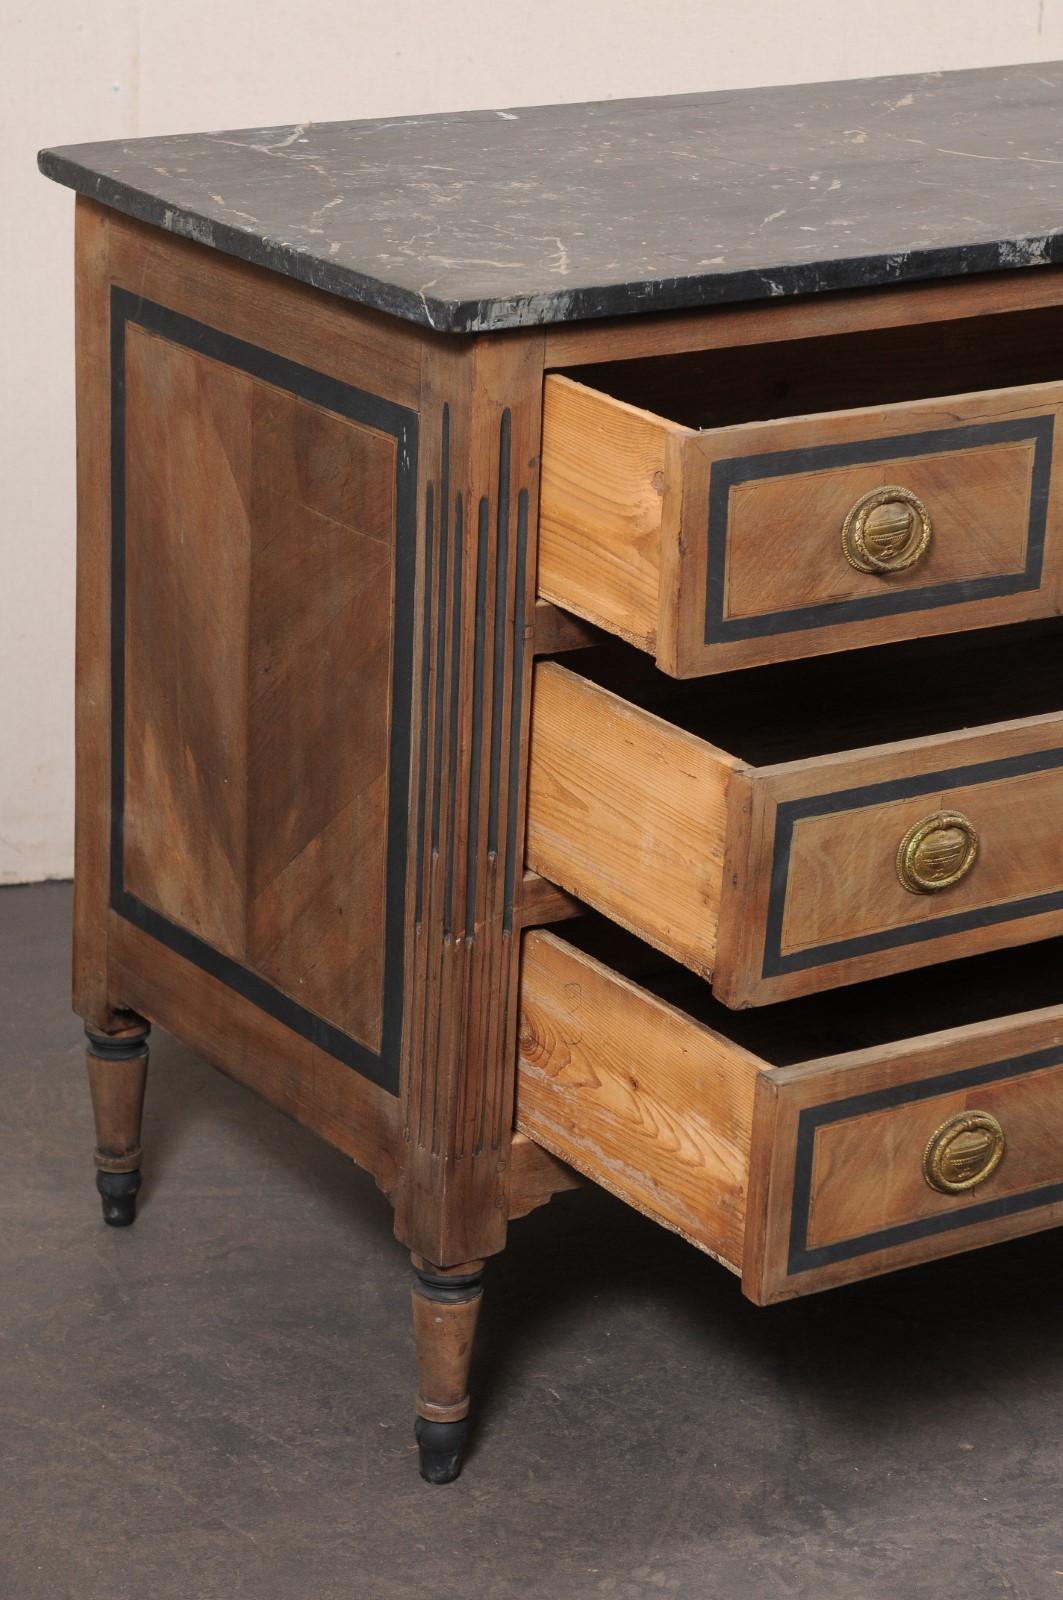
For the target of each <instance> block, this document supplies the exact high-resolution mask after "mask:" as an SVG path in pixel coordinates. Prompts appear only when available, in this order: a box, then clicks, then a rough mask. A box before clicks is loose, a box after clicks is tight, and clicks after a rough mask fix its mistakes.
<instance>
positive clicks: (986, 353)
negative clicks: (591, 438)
mask: <svg viewBox="0 0 1063 1600" xmlns="http://www.w3.org/2000/svg"><path fill="white" fill-rule="evenodd" d="M1061 334H1063V310H1061V309H1060V308H1058V307H1055V306H1049V307H1044V308H1041V309H1038V310H1034V311H1016V312H1006V313H1001V314H999V315H994V316H989V317H966V318H961V319H958V320H956V321H948V322H927V323H921V324H917V325H916V326H914V327H908V328H881V329H874V330H872V331H870V332H863V333H849V334H832V335H827V336H821V337H817V338H810V339H784V340H779V341H778V342H777V343H772V344H762V345H751V346H746V347H740V348H735V349H717V350H703V351H696V352H692V353H689V354H683V355H669V356H653V357H649V358H642V359H639V360H634V361H612V362H608V363H601V364H598V365H593V366H580V367H574V368H572V369H570V370H568V371H566V372H565V376H566V377H570V378H572V379H574V380H575V381H576V382H577V383H582V384H585V385H587V386H588V387H589V388H592V389H597V390H599V391H600V392H601V393H603V394H607V395H609V396H610V397H611V398H612V399H614V400H620V401H623V402H624V403H626V404H628V405H634V406H638V407H640V408H641V409H642V410H645V411H652V412H654V413H656V414H657V415H658V416H662V417H667V418H668V419H669V420H670V421H672V422H677V423H680V424H681V425H682V426H684V427H688V428H697V429H702V428H719V427H726V426H728V425H731V424H736V423H744V422H767V421H775V420H781V419H783V418H788V417H799V416H805V415H808V414H810V413H812V412H817V411H844V410H850V409H852V408H854V407H858V406H876V405H890V404H894V403H896V402H898V401H904V400H922V399H929V398H932V397H936V396H941V395H951V394H963V393H967V392H969V391H973V390H977V389H997V388H1012V387H1015V386H1016V385H1020V384H1032V383H1050V382H1053V381H1055V380H1056V379H1058V378H1059V376H1060V371H1059V367H1060V362H1059V347H1060V343H1059V342H1060V336H1061Z"/></svg>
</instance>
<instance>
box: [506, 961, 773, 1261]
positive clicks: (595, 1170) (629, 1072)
mask: <svg viewBox="0 0 1063 1600" xmlns="http://www.w3.org/2000/svg"><path fill="white" fill-rule="evenodd" d="M762 1068H763V1064H762V1063H761V1062H759V1061H757V1059H756V1058H755V1057H754V1056H752V1055H751V1054H749V1053H748V1052H747V1051H744V1050H742V1049H741V1048H740V1047H739V1046H737V1045H734V1044H732V1043H731V1042H730V1041H729V1040H727V1039H725V1038H724V1037H723V1036H722V1035H721V1034H718V1033H715V1032H713V1031H712V1030H711V1029H709V1028H705V1027H702V1026H701V1025H699V1024H697V1023H695V1022H693V1021H692V1020H691V1019H690V1018H689V1017H687V1016H685V1015H684V1014H683V1013H682V1012H681V1011H677V1010H676V1009H675V1008H674V1007H673V1006H670V1005H667V1004H666V1003H665V1002H664V1001H661V1000H658V999H656V998H655V997H654V996H653V995H651V994H650V993H649V992H648V991H646V990H644V989H641V988H639V987H638V985H636V984H634V983H631V982H629V981H628V980H627V979H625V978H621V977H620V976H619V975H618V974H617V973H615V972H611V971H610V970H609V968H608V967H606V966H603V965H602V964H601V963H600V962H599V961H596V960H595V959H594V958H593V957H591V956H589V955H586V954H584V953H583V952H582V951H579V950H576V949H574V948H573V947H572V946H571V945H567V944H565V943H564V942H563V941H562V940H560V939H558V938H556V937H555V936H554V935H553V934H549V933H537V932H533V933H529V934H526V935H525V938H524V959H523V964H522V969H521V1032H520V1054H519V1065H518V1093H517V1127H518V1129H519V1130H520V1131H521V1132H522V1133H526V1134H527V1135H528V1136H529V1137H530V1138H532V1139H534V1140H536V1142H537V1143H540V1144H542V1145H544V1146H545V1147H546V1149H548V1150H551V1151H553V1153H554V1154H555V1155H557V1156H559V1157H560V1158H561V1159H562V1160H563V1161H566V1162H568V1163H570V1165H572V1166H573V1167H575V1168H576V1169H577V1171H580V1172H584V1173H586V1174H587V1176H588V1177H591V1178H593V1179H594V1180H595V1182H596V1183H600V1184H601V1185H602V1186H603V1187H604V1188H607V1189H609V1190H610V1191H611V1192H612V1193H614V1194H617V1195H619V1196H620V1197H621V1198H622V1199H624V1200H627V1201H629V1203H630V1204H632V1205H634V1206H635V1207H636V1208H637V1209H638V1210H640V1211H642V1212H644V1213H645V1214H646V1215H647V1216H651V1217H653V1218H654V1219H655V1220H656V1221H658V1222H661V1223H663V1224H664V1226H666V1227H668V1228H671V1229H672V1230H673V1231H674V1232H676V1233H680V1234H682V1236H683V1237H684V1238H686V1239H688V1240H689V1241H690V1242H691V1243H692V1244H696V1245H697V1246H698V1247H699V1248H700V1249H703V1250H707V1251H708V1252H709V1253H710V1254H712V1255H715V1256H716V1257H718V1259H720V1260H721V1261H723V1262H724V1264H725V1265H727V1266H729V1267H731V1269H732V1270H733V1271H738V1270H740V1266H741V1261H742V1240H743V1234H744V1227H745V1189H746V1176H747V1173H748V1168H749V1152H750V1138H751V1129H752V1115H753V1095H754V1089H755V1084H756V1078H757V1075H758V1073H759V1072H760V1071H761V1070H762Z"/></svg>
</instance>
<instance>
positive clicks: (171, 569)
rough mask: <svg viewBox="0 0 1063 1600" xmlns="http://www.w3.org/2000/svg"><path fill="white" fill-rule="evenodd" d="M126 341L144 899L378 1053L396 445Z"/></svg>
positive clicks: (127, 819) (137, 834)
mask: <svg viewBox="0 0 1063 1600" xmlns="http://www.w3.org/2000/svg"><path fill="white" fill-rule="evenodd" d="M125 348H126V392H127V407H126V409H127V421H126V463H127V466H126V507H125V549H126V615H127V623H126V684H127V688H126V714H125V807H124V834H125V883H126V887H127V888H128V889H129V891H130V892H131V893H132V894H134V895H136V896H137V897H138V898H139V899H141V900H142V901H144V902H145V903H146V904H148V905H150V906H152V907H154V908H155V909H156V910H157V911H159V912H161V913H162V914H163V915H164V916H166V917H167V918H169V919H170V920H171V921H172V922H174V923H176V924H178V925H179V926H181V927H184V928H188V929H190V930H191V931H192V932H193V933H195V934H197V935H198V936H199V937H200V938H202V939H204V940H205V941H206V942H207V943H208V944H210V945H212V946H213V947H214V948H216V949H218V950H220V951H222V952H224V953H225V954H227V955H229V956H232V957H234V958H236V959H238V960H240V961H242V962H244V963H246V964H247V965H248V966H250V967H251V968H253V969H254V970H256V971H257V972H259V973H261V974H263V975H264V976H265V977H267V978H269V979H271V980H272V981H273V982H274V983H275V984H276V985H277V986H278V987H279V988H280V989H281V990H283V991H284V992H286V993H288V994H291V995H292V996H293V997H294V998H296V999H298V1001H299V1002H300V1004H302V1005H304V1006H306V1007H308V1008H309V1009H310V1010H311V1011H313V1012H315V1013H316V1014H318V1015H320V1016H322V1017H324V1018H325V1019H326V1020H327V1021H329V1022H331V1023H333V1024H335V1025H336V1026H337V1027H339V1028H341V1029H343V1031H344V1032H346V1033H349V1034H350V1035H352V1036H353V1037H354V1038H356V1039H358V1040H359V1041H360V1042H361V1043H362V1044H364V1045H366V1046H367V1047H368V1048H369V1049H371V1050H373V1051H375V1052H377V1053H379V1050H380V1048H381V1036H382V1025H383V984H384V950H385V939H384V924H385V904H384V901H385V883H384V874H385V857H386V848H387V807H388V782H387V777H388V754H389V740H390V679H391V638H392V626H393V622H392V618H393V579H392V574H393V565H394V564H393V547H394V518H395V487H394V486H395V444H394V440H393V439H391V438H388V437H386V436H385V435H383V434H380V433H377V432H374V431H373V430H372V429H368V428H364V427H361V426H359V425H358V424H356V423H354V422H352V421H351V420H350V419H349V418H346V417H341V416H338V415H336V414H334V413H331V412H329V411H327V410H325V409H323V408H321V407H319V406H315V405H312V404H309V403H308V402H307V401H305V400H303V399H302V398H300V397H298V396H296V395H294V394H290V393H286V392H284V391H282V390H279V389H277V388H275V387H273V386H272V385H269V384H267V383H264V382H261V381H259V380H258V379H257V378H254V377H252V376H249V375H248V374H247V373H246V372H242V371H240V370H238V369H236V368H234V367H231V366H228V365H226V364H225V363H224V362H222V361H219V360H214V359H210V358H206V357H204V356H202V355H200V354H198V353H197V352H194V351H192V350H189V349H188V348H185V347H183V346H180V345H177V344H175V343H172V342H171V341H170V340H168V339H165V338H160V337H158V336H157V335H155V334H153V333H148V332H146V331H144V330H143V329H141V328H138V327H137V326H135V325H133V326H130V327H129V328H128V329H127V332H126V341H125Z"/></svg>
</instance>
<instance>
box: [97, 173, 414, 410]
mask: <svg viewBox="0 0 1063 1600" xmlns="http://www.w3.org/2000/svg"><path fill="white" fill-rule="evenodd" d="M78 203H79V205H80V204H82V202H81V201H80V200H79V202H78ZM89 203H90V204H91V202H89ZM107 218H108V236H109V264H110V270H111V272H112V274H113V276H114V279H115V281H116V282H118V283H122V284H125V285H126V286H127V287H128V288H130V289H131V290H133V291H134V292H136V293H138V294H141V295H143V296H144V298H145V299H146V300H154V301H155V302H156V303H157V304H159V305H164V306H172V307H173V309H174V310H175V311H180V312H183V314H184V315H185V316H188V317H195V318H196V320H197V321H199V322H205V323H206V324H207V326H208V327H211V328H225V329H226V330H228V331H229V332H230V333H232V334H233V335H234V336H235V337H236V338H239V339H245V340H247V341H248V342H249V343H251V344H259V345H260V344H266V345H267V346H268V348H269V349H270V350H274V351H276V353H277V354H278V355H280V356H285V357H287V358H288V359H289V360H292V361H298V362H301V363H303V364H304V365H306V366H308V367H312V368H313V370H314V371H315V372H322V373H325V374H327V376H329V377H331V378H336V379H338V380H339V381H340V382H341V383H350V384H354V385H355V386H356V387H357V388H362V389H368V390H369V391H370V392H371V393H373V394H386V395H387V396H388V397H389V398H390V399H392V400H394V401H396V402H397V403H398V404H399V405H406V406H413V407H414V408H416V406H417V402H418V398H419V395H420V383H421V351H422V348H423V345H424V343H425V340H426V339H428V338H430V337H431V335H428V334H426V333H425V332H423V331H422V330H420V329H417V328H414V327H412V326H411V325H409V324H407V323H405V322H402V321H400V320H399V319H398V318H396V317H389V316H385V315H384V314H383V313H381V312H377V311H370V310H368V309H367V308H364V307H361V306H357V305H355V304H354V303H353V302H352V301H348V300H338V299H336V298H335V297H333V296H332V295H328V294H322V293H321V292H320V291H319V290H317V289H311V288H308V287H307V286H306V285H305V284H301V283H296V282H295V281H294V280H293V279H291V278H286V277H283V276H281V275H280V274H278V273H275V272H270V271H268V270H266V269H265V268H263V267H255V266H251V265H250V264H249V263H247V262H244V261H238V260H237V259H236V258H235V257H234V256H229V255H225V254H223V253H222V252H221V251H219V250H212V249H209V248H206V247H204V246H203V245H199V244H195V243H194V242H193V241H192V240H189V239H181V238H178V237H177V235H176V234H173V233H167V232H164V231H163V230H162V229H160V228H154V227H151V226H149V225H148V224H146V223H142V222H137V221H135V220H134V219H133V218H132V217H126V216H122V215H120V214H119V213H118V212H116V211H110V212H108V213H107Z"/></svg>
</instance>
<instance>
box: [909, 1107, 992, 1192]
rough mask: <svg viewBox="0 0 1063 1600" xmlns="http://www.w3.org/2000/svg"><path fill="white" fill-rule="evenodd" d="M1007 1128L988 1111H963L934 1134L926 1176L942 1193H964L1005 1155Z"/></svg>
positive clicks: (926, 1155)
mask: <svg viewBox="0 0 1063 1600" xmlns="http://www.w3.org/2000/svg"><path fill="white" fill-rule="evenodd" d="M1006 1149H1007V1140H1006V1139H1005V1137H1004V1129H1003V1128H1002V1127H1001V1126H1000V1123H999V1122H998V1121H997V1119H996V1117H994V1116H993V1115H991V1113H990V1112H988V1111H961V1112H960V1113H959V1115H958V1116H955V1117H950V1118H949V1120H948V1121H947V1122H943V1123H942V1124H941V1127H940V1128H938V1129H937V1130H936V1131H935V1132H934V1133H932V1134H931V1136H930V1139H929V1141H928V1143H927V1147H926V1149H925V1150H924V1151H923V1177H924V1178H925V1179H926V1181H927V1183H928V1184H929V1185H930V1187H931V1188H932V1189H937V1190H939V1191H940V1192H941V1193H942V1194H962V1193H963V1192H964V1190H965V1189H974V1188H977V1186H978V1185H979V1184H980V1183H984V1182H985V1181H986V1179H987V1178H988V1177H990V1176H991V1174H992V1173H994V1172H995V1171H996V1170H997V1168H998V1167H999V1165H1000V1163H1001V1161H1003V1159H1004V1152H1005V1150H1006Z"/></svg>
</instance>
